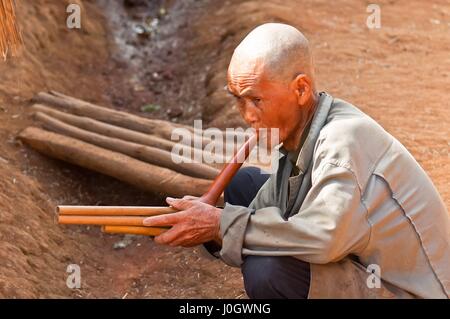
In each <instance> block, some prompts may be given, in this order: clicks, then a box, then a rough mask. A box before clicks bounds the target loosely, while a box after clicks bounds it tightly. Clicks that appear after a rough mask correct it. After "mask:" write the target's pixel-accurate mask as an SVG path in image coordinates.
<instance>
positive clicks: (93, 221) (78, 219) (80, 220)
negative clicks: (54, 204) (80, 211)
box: [58, 215, 147, 226]
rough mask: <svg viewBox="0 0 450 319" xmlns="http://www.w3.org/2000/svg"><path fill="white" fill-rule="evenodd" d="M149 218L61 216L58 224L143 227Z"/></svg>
mask: <svg viewBox="0 0 450 319" xmlns="http://www.w3.org/2000/svg"><path fill="white" fill-rule="evenodd" d="M146 218H147V216H85V215H59V216H58V223H59V224H65V225H100V226H101V225H111V226H142V222H143V221H144V219H146Z"/></svg>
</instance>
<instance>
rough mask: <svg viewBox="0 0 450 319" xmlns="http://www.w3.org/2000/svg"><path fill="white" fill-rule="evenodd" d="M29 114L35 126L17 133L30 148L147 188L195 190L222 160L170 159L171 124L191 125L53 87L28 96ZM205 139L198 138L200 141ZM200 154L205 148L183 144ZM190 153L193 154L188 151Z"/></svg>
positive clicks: (194, 192) (174, 192) (153, 190)
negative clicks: (112, 106)
mask: <svg viewBox="0 0 450 319" xmlns="http://www.w3.org/2000/svg"><path fill="white" fill-rule="evenodd" d="M33 102H34V104H33V105H32V106H31V109H32V111H33V117H34V119H36V120H37V122H38V123H40V124H41V125H40V127H38V126H32V127H28V128H26V129H25V130H23V131H22V132H21V133H20V134H19V136H18V138H19V139H20V140H22V141H23V142H24V143H26V144H27V145H29V146H31V147H32V148H34V149H35V150H37V151H39V152H41V153H43V154H45V155H47V156H50V157H53V158H56V159H60V160H63V161H66V162H69V163H72V164H75V165H79V166H82V167H85V168H88V169H90V170H93V171H96V172H100V173H103V174H105V175H109V176H111V177H114V178H117V179H119V180H121V181H123V182H126V183H129V184H131V185H134V186H136V187H138V188H140V189H143V190H145V191H149V192H151V193H160V194H164V195H168V196H175V197H181V196H183V195H186V194H190V195H194V196H200V195H202V194H204V193H205V191H206V190H207V189H208V187H209V185H210V184H211V181H212V180H213V179H214V178H215V177H216V175H217V174H218V173H219V169H220V168H221V165H218V164H205V163H200V162H197V163H196V162H192V159H189V160H190V161H191V162H190V163H189V160H185V161H181V163H176V162H180V161H176V162H174V161H173V156H172V154H171V151H172V149H173V147H174V145H175V144H176V143H178V142H174V141H172V140H171V135H172V131H173V129H175V128H184V129H186V130H187V132H189V134H192V135H194V134H198V132H196V131H194V129H193V127H190V126H185V125H181V124H176V123H172V122H169V121H164V120H156V119H149V118H144V117H140V116H137V115H133V114H129V113H126V112H120V111H116V110H113V109H110V108H106V107H102V106H98V105H95V104H92V103H88V102H85V101H82V100H79V99H76V98H73V97H70V96H67V95H64V94H61V93H58V92H53V91H51V92H49V93H46V92H41V93H39V94H37V95H36V96H35V98H34V99H33ZM208 142H211V141H207V140H206V139H204V138H203V144H202V147H203V146H204V145H205V143H208ZM184 147H186V148H189V151H191V152H192V154H195V153H197V154H198V155H199V157H198V158H202V156H203V152H204V150H203V149H202V148H195V147H194V146H192V145H183V148H184ZM193 158H195V157H193Z"/></svg>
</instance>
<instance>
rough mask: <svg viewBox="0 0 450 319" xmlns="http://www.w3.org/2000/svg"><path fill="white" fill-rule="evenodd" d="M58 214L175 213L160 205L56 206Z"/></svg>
mask: <svg viewBox="0 0 450 319" xmlns="http://www.w3.org/2000/svg"><path fill="white" fill-rule="evenodd" d="M56 212H57V213H58V214H59V215H84V216H116V215H117V216H120V215H122V216H125V215H127V216H155V215H161V214H170V213H175V212H176V209H174V208H172V207H161V206H153V207H152V206H58V207H57V208H56Z"/></svg>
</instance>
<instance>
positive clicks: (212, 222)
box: [144, 196, 222, 247]
mask: <svg viewBox="0 0 450 319" xmlns="http://www.w3.org/2000/svg"><path fill="white" fill-rule="evenodd" d="M166 201H167V203H168V204H169V205H170V206H172V207H173V208H175V209H178V210H180V211H179V212H176V213H172V214H167V215H159V216H153V217H149V218H146V219H145V220H144V226H172V228H171V229H169V230H168V231H166V232H164V233H162V234H161V235H159V236H157V237H155V242H157V243H159V244H165V245H170V246H183V247H192V246H196V245H199V244H203V243H205V242H208V241H211V240H214V241H217V242H220V215H221V213H222V210H221V209H220V208H217V207H214V206H211V205H208V204H205V203H202V202H200V201H199V200H198V198H197V197H192V196H185V197H183V198H181V199H175V198H171V197H167V198H166Z"/></svg>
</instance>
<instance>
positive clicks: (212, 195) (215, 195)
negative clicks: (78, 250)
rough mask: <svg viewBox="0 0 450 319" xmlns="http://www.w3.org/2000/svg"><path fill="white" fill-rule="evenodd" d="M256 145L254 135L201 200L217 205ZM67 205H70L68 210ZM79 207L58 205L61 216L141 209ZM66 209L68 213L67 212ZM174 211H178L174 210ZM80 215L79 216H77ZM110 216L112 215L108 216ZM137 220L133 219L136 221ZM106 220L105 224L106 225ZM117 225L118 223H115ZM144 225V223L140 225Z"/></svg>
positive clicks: (156, 210) (158, 209) (155, 211)
mask: <svg viewBox="0 0 450 319" xmlns="http://www.w3.org/2000/svg"><path fill="white" fill-rule="evenodd" d="M255 145H256V136H252V137H251V138H250V139H249V140H248V141H247V142H246V143H245V144H244V145H243V146H242V147H241V148H240V149H239V151H238V152H237V153H236V154H235V156H234V157H233V159H232V160H231V161H230V163H228V164H227V165H226V166H225V167H224V168H223V169H222V171H221V172H220V174H219V175H218V176H217V177H216V178H215V180H214V182H213V183H212V184H211V185H210V187H209V188H208V191H207V192H206V193H204V195H203V196H201V197H200V199H199V200H200V201H202V202H204V203H207V204H210V205H216V203H217V201H218V199H219V198H220V195H221V194H222V193H223V191H224V189H225V187H226V186H227V185H228V184H229V183H230V181H231V179H232V178H233V176H234V175H235V174H236V172H237V171H238V170H239V168H240V167H241V166H242V164H243V162H244V161H245V159H246V158H247V157H248V155H249V154H250V151H251V150H252V148H253V147H254V146H255ZM66 207H69V208H68V209H67V210H66ZM78 207H79V208H78V209H77V208H73V206H58V207H57V210H58V211H59V214H60V217H61V215H62V214H63V215H66V217H68V215H69V214H71V212H70V211H71V210H72V213H74V212H76V213H77V214H79V215H83V217H92V216H94V217H95V216H96V215H108V213H111V212H112V213H113V214H114V215H116V214H119V213H120V214H121V215H122V216H123V215H131V214H133V215H134V214H136V212H137V211H139V209H140V208H139V207H124V206H78ZM167 208H168V207H163V206H162V207H151V208H149V211H151V212H152V214H154V215H159V214H164V213H171V212H170V211H169V212H168V211H167ZM171 209H173V208H171ZM66 211H67V212H68V213H66ZM128 211H130V212H131V214H129V213H128ZM173 212H176V210H174V211H173ZM77 217H79V216H77ZM108 217H110V216H108ZM67 220H70V221H71V223H75V224H76V223H77V220H76V219H63V221H67ZM80 220H81V221H82V222H83V223H85V222H87V221H89V222H92V221H93V219H86V220H83V219H80ZM95 221H100V219H98V220H97V219H96V220H95ZM135 221H136V220H133V222H135ZM106 224H107V223H106V222H105V223H104V224H103V225H106ZM114 225H117V224H114ZM140 226H142V224H141V225H140Z"/></svg>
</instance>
